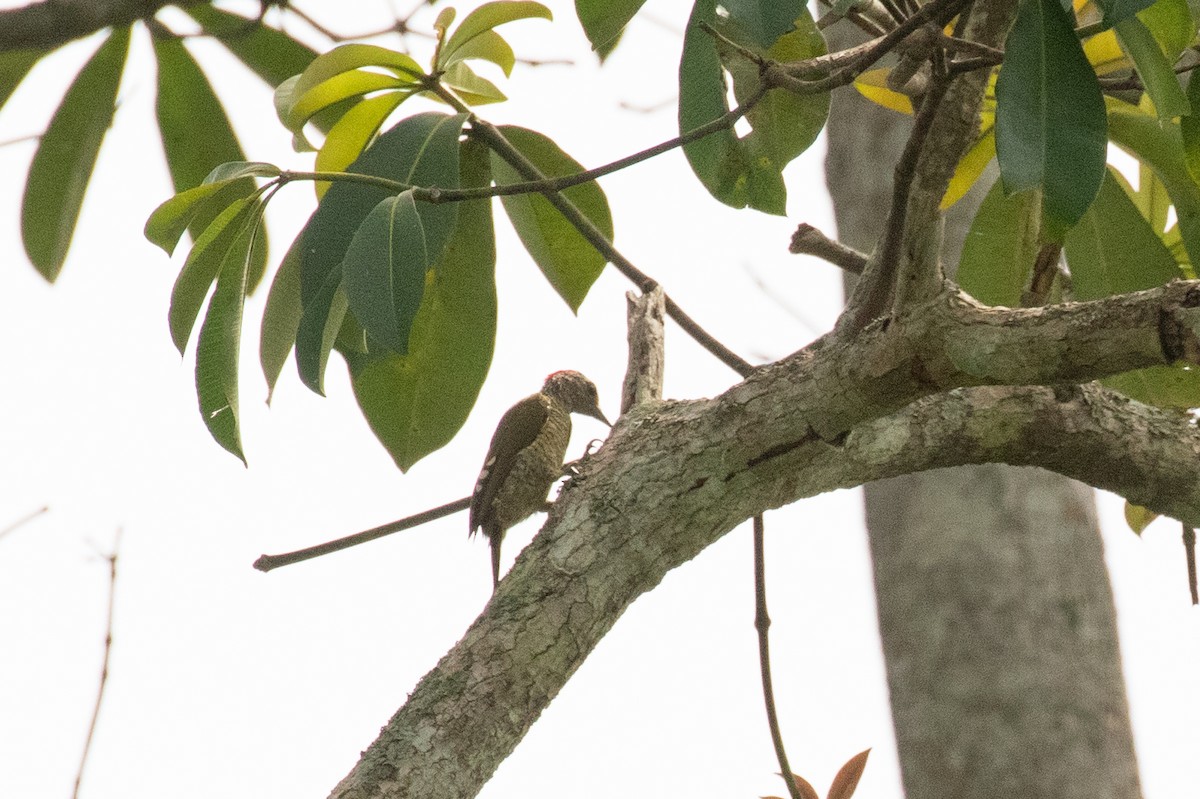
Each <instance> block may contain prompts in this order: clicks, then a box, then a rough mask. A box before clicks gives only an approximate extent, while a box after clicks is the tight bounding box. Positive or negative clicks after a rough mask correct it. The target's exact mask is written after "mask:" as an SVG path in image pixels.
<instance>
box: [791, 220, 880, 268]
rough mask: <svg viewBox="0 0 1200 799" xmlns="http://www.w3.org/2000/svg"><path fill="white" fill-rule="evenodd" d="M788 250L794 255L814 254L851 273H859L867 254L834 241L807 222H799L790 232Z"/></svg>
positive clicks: (863, 266)
mask: <svg viewBox="0 0 1200 799" xmlns="http://www.w3.org/2000/svg"><path fill="white" fill-rule="evenodd" d="M788 252H791V253H795V254H796V255H815V256H816V257H818V258H820V259H822V260H825V261H828V262H829V263H831V264H833V265H834V266H836V267H839V268H841V269H844V270H846V271H847V272H850V273H851V274H855V275H861V274H862V271H863V269H864V268H865V267H866V265H867V259H868V256H867V254H866V253H861V252H859V251H858V250H856V249H854V248H853V247H847V246H846V245H845V244H842V243H841V242H840V241H834V240H833V239H831V238H829V237H828V236H826V235H825V234H824V233H822V232H821V231H819V230H817V229H816V228H815V227H813V226H812V225H810V224H808V223H807V222H801V223H800V225H798V226H797V227H796V232H795V233H793V234H792V243H791V244H790V245H788Z"/></svg>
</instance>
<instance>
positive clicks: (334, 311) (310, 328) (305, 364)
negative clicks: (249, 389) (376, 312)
mask: <svg viewBox="0 0 1200 799" xmlns="http://www.w3.org/2000/svg"><path fill="white" fill-rule="evenodd" d="M318 210H320V209H318ZM310 223H311V220H310ZM303 236H304V234H303V233H301V237H302V239H303ZM304 252H305V250H301V256H300V268H301V282H300V292H301V295H300V296H301V300H302V302H301V310H300V326H299V327H298V328H297V330H296V368H297V370H298V371H299V373H300V380H301V381H302V382H303V383H304V385H306V386H308V388H309V389H310V390H311V391H314V392H316V393H317V394H320V395H321V396H324V395H325V366H326V365H327V364H328V362H329V353H330V352H332V351H333V345H334V344H335V343H336V342H337V337H338V333H339V332H340V331H341V329H342V325H343V323H344V322H345V321H346V319H347V317H346V309H347V304H346V292H345V291H343V290H342V265H341V264H340V263H339V264H338V265H337V266H336V267H335V268H334V269H333V270H331V271H330V272H328V273H327V274H326V275H325V280H324V282H323V283H322V284H321V285H319V286H317V287H316V289H315V290H312V291H311V292H310V295H309V296H308V297H305V296H304V280H303V269H304Z"/></svg>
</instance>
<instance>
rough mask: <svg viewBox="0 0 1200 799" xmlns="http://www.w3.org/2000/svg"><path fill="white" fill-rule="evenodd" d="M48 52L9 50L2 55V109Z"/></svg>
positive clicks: (0, 69) (0, 94)
mask: <svg viewBox="0 0 1200 799" xmlns="http://www.w3.org/2000/svg"><path fill="white" fill-rule="evenodd" d="M46 52H47V51H45V50H9V51H7V52H3V53H0V108H2V107H3V106H4V104H5V103H7V102H8V98H9V97H12V93H13V92H15V91H16V90H17V86H19V85H20V84H21V81H23V80H24V79H25V76H26V75H28V74H29V70H31V69H33V65H34V64H36V63H37V62H38V61H39V60H40V59H41V58H42V56H44V55H46Z"/></svg>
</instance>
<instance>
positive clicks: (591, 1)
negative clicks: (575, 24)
mask: <svg viewBox="0 0 1200 799" xmlns="http://www.w3.org/2000/svg"><path fill="white" fill-rule="evenodd" d="M645 2H646V0H575V16H577V17H579V24H580V25H582V26H583V32H584V33H586V34H587V37H588V41H589V42H591V43H592V49H593V50H597V51H598V50H600V49H601V48H602V47H604V46H605V45H607V44H608V43H609V42H611V41H612V40H613V39H616V38H617V37H618V36H619V35H620V34H621V31H623V30H624V29H625V26H626V25H628V24H629V20H631V19H633V15H634V14H636V13H637V12H638V10H639V9H641V7H642V5H644V4H645Z"/></svg>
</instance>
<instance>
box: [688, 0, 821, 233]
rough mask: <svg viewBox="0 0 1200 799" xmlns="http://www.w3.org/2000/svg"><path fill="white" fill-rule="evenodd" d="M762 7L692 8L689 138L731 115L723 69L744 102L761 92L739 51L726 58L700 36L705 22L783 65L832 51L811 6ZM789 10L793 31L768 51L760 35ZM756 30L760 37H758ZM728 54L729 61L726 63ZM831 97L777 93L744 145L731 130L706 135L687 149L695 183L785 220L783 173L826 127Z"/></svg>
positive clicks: (762, 106) (759, 112) (759, 111)
mask: <svg viewBox="0 0 1200 799" xmlns="http://www.w3.org/2000/svg"><path fill="white" fill-rule="evenodd" d="M766 9H767V6H760V5H759V4H757V3H748V2H747V3H737V4H729V5H728V7H727V9H726V10H727V11H728V12H729V13H728V15H718V14H717V13H716V0H699V1H698V2H697V3H696V4H695V6H694V7H693V9H692V16H691V19H690V20H689V21H688V29H687V33H686V35H685V37H684V51H683V58H682V60H681V62H680V65H679V126H680V130H681V131H684V132H687V131H691V130H694V129H696V128H698V127H701V126H702V125H705V124H707V123H709V122H712V121H713V120H716V119H718V118H719V117H722V116H723V115H725V114H726V113H727V112H728V111H729V110H730V108H729V103H728V100H727V97H726V94H727V92H726V83H725V76H724V70H725V69H728V70H729V71H730V73H731V74H732V76H733V81H734V95H735V96H736V97H737V98H738V100H739V102H741V101H744V100H745V98H747V97H749V96H750V95H751V94H752V93H753V92H754V91H755V90H756V89H757V87H758V81H759V77H758V71H757V68H756V67H754V65H753V64H751V63H749V62H748V61H747V60H746V59H745V58H744V57H743V56H742V55H740V54H739V53H737V52H732V51H731V52H728V53H722V52H721V49H719V48H718V45H717V43H716V42H715V41H714V39H713V37H712V36H710V35H708V34H707V33H705V32H704V31H703V30H701V29H700V27H699V25H700V23H702V22H704V23H707V24H709V25H711V26H713V27H714V28H715V29H716V30H718V31H719V32H720V33H721V34H722V35H723V36H725V37H726V38H728V39H730V40H732V41H734V42H737V43H738V44H739V45H741V46H743V47H746V48H748V49H750V50H754V51H756V52H759V53H760V54H762V55H765V56H767V57H769V58H772V59H775V60H779V61H794V60H799V59H803V58H809V57H812V56H816V55H820V54H822V53H824V52H825V44H824V39H822V37H821V34H820V32H819V31H818V30H817V29H816V24H815V23H814V22H813V21H812V17H810V16H809V14H808V11H807V10H806V9H805V7H804V5H803V4H802V3H799V2H795V1H794V0H788V2H785V3H782V4H776V5H773V6H770V11H767V10H766ZM784 9H786V10H787V13H788V14H790V15H791V17H792V19H793V20H794V28H793V29H792V30H790V31H789V32H787V33H784V34H783V35H782V36H780V37H779V38H778V39H777V40H776V41H774V42H773V43H772V44H771V46H770V47H769V48H765V49H764V48H763V47H762V46H761V45H759V44H758V43H757V42H756V41H755V36H762V35H765V34H764V33H763V32H764V31H770V30H774V29H775V26H776V22H775V20H778V19H779V16H778V15H779V14H781V13H782V12H783V10H784ZM750 31H757V33H751V32H750ZM722 55H724V56H725V57H726V59H727V60H726V61H725V62H724V64H723V63H722ZM828 102H829V98H828V95H826V94H813V95H804V96H800V95H795V94H792V93H790V92H786V91H783V90H779V89H775V90H772V91H770V92H768V94H767V96H766V97H765V98H764V99H762V100H761V101H760V102H759V105H758V106H757V107H756V108H755V109H753V111H752V112H751V113H750V114H749V115H748V121H749V122H750V124H751V128H752V130H751V132H750V133H749V134H748V135H747V136H745V137H743V138H739V137H738V136H737V134H736V133H734V131H733V130H732V129H726V130H722V131H719V132H716V133H713V134H711V135H708V136H705V137H704V138H702V139H699V140H697V141H693V142H690V143H689V144H687V145H685V146H684V152H685V154H686V155H687V158H688V162H689V163H690V164H691V166H692V169H693V171H694V172H695V173H696V176H697V177H699V178H700V181H701V183H702V184H703V185H704V186H705V188H707V189H708V191H709V193H711V194H712V195H713V196H714V197H715V198H716V199H718V200H720V201H721V202H723V203H725V204H727V205H731V206H733V207H734V208H744V207H746V206H747V205H749V206H750V207H752V208H756V209H758V210H760V211H765V212H767V213H773V214H783V213H784V212H785V210H786V209H785V206H786V201H787V193H786V190H785V188H784V185H783V180H782V178H781V174H780V173H781V171H782V169H783V168H784V167H785V166H786V165H787V162H788V161H790V160H791V159H792V158H795V156H796V155H798V154H799V153H800V152H803V151H804V150H805V149H806V148H807V147H808V146H809V145H810V144H811V143H812V142H813V141H814V140H815V138H816V136H817V134H818V133H819V132H820V130H821V128H822V127H823V126H824V123H825V116H826V113H827V111H828Z"/></svg>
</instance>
